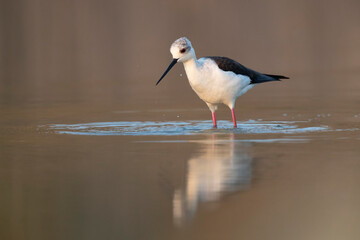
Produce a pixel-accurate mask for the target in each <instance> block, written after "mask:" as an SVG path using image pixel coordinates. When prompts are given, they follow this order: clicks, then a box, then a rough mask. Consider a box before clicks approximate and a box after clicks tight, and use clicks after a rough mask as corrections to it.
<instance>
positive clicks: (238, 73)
mask: <svg viewBox="0 0 360 240" xmlns="http://www.w3.org/2000/svg"><path fill="white" fill-rule="evenodd" d="M170 52H171V54H172V56H173V60H172V62H171V63H170V65H169V67H168V68H167V69H166V71H165V72H164V74H163V75H162V76H161V78H160V79H159V81H158V82H157V83H156V85H158V84H159V83H160V81H161V80H162V79H163V78H164V77H165V75H166V74H167V73H168V72H169V71H170V69H171V68H172V67H173V66H174V65H175V64H176V63H177V62H182V63H183V64H184V67H185V72H186V75H187V77H188V79H189V83H190V86H191V87H192V89H193V90H194V91H195V92H196V94H197V95H198V96H199V97H200V98H201V99H202V100H203V101H204V102H205V103H206V104H207V105H208V107H209V109H210V111H211V113H212V119H213V124H214V127H215V128H216V127H217V123H216V116H215V111H216V109H217V106H218V104H221V103H222V104H225V105H227V106H228V107H229V108H230V109H231V114H232V119H233V123H234V128H236V126H237V124H236V118H235V112H234V107H235V101H236V99H237V98H238V97H240V96H241V95H243V94H245V93H246V92H247V91H249V90H250V89H251V88H253V87H254V86H255V85H256V84H259V83H263V82H270V81H280V79H288V77H285V76H282V75H272V74H262V73H259V72H256V71H254V70H252V69H249V68H247V67H245V66H243V65H241V64H240V63H238V62H236V61H234V60H232V59H230V58H227V57H203V58H200V59H196V55H195V51H194V48H193V47H192V45H191V42H190V41H189V40H188V39H187V38H186V37H182V38H179V39H177V40H176V41H175V42H174V43H173V44H172V45H171V47H170Z"/></svg>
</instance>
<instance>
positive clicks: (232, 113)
mask: <svg viewBox="0 0 360 240" xmlns="http://www.w3.org/2000/svg"><path fill="white" fill-rule="evenodd" d="M231 115H232V119H233V123H234V128H236V127H237V124H236V118H235V111H234V109H233V108H232V109H231Z"/></svg>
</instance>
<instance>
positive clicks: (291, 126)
mask: <svg viewBox="0 0 360 240" xmlns="http://www.w3.org/2000/svg"><path fill="white" fill-rule="evenodd" d="M218 123H219V126H220V127H219V128H218V129H213V128H212V122H211V121H187V122H176V121H174V122H151V121H147V122H141V121H133V122H125V121H123V122H94V123H79V124H49V125H42V126H40V127H39V130H42V131H47V132H55V133H57V134H71V135H96V136H108V135H132V136H151V135H152V136H154V135H164V136H172V135H194V134H202V133H204V134H205V133H229V132H232V133H239V134H264V133H281V134H298V133H309V132H321V131H329V130H330V128H329V127H328V126H300V125H304V124H306V123H307V122H303V121H254V120H249V121H245V122H239V123H238V128H237V129H233V127H232V122H229V121H218Z"/></svg>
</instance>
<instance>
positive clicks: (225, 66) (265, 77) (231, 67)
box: [206, 57, 289, 84]
mask: <svg viewBox="0 0 360 240" xmlns="http://www.w3.org/2000/svg"><path fill="white" fill-rule="evenodd" d="M206 58H210V59H212V60H213V61H214V62H215V63H216V64H217V65H218V67H219V68H220V69H221V70H223V71H231V72H234V73H235V74H241V75H245V76H248V77H249V78H250V79H251V84H255V83H263V82H270V81H280V79H289V78H288V77H285V76H282V75H272V74H262V73H259V72H256V71H254V70H252V69H250V68H247V67H245V66H243V65H241V64H240V63H238V62H237V61H234V60H232V59H230V58H227V57H206Z"/></svg>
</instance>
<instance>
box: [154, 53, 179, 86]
mask: <svg viewBox="0 0 360 240" xmlns="http://www.w3.org/2000/svg"><path fill="white" fill-rule="evenodd" d="M177 61H178V58H174V59H173V60H172V62H171V63H170V65H169V66H168V68H167V69H166V71H165V72H164V74H163V75H162V76H161V78H160V79H159V81H157V83H156V86H157V85H158V84H159V83H160V81H161V80H162V79H163V78H164V77H165V75H166V74H167V73H168V72H169V71H170V69H171V68H172V67H173V66H174V65H175V64H176V63H177Z"/></svg>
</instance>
